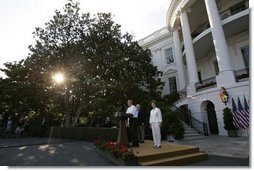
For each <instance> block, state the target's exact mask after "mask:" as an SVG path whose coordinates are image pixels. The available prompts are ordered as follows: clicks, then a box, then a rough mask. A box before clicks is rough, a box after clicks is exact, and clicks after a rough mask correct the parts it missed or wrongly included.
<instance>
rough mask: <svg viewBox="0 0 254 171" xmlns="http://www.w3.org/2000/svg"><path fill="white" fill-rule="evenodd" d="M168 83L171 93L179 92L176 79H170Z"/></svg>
mask: <svg viewBox="0 0 254 171" xmlns="http://www.w3.org/2000/svg"><path fill="white" fill-rule="evenodd" d="M168 81H169V93H175V92H177V87H176V77H170V78H168Z"/></svg>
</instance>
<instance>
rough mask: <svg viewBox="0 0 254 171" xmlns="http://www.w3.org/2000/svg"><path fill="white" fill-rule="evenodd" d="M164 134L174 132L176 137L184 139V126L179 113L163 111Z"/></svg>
mask: <svg viewBox="0 0 254 171" xmlns="http://www.w3.org/2000/svg"><path fill="white" fill-rule="evenodd" d="M162 134H163V135H164V136H166V135H169V134H173V135H175V139H182V138H183V135H184V127H183V124H182V122H181V120H180V119H179V118H178V116H177V114H176V113H175V112H172V111H169V110H168V111H167V112H164V113H163V122H162Z"/></svg>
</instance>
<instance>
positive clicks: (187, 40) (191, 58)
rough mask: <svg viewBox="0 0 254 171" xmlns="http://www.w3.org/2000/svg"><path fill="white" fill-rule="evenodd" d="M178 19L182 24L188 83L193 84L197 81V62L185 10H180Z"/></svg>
mask: <svg viewBox="0 0 254 171" xmlns="http://www.w3.org/2000/svg"><path fill="white" fill-rule="evenodd" d="M180 20H181V25H182V32H183V41H184V47H185V48H184V49H185V54H186V61H187V68H188V75H189V84H194V83H196V82H198V72H197V64H196V59H195V55H194V49H193V44H192V38H191V34H190V26H189V21H188V16H187V12H186V11H181V13H180Z"/></svg>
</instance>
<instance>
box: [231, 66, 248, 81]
mask: <svg viewBox="0 0 254 171" xmlns="http://www.w3.org/2000/svg"><path fill="white" fill-rule="evenodd" d="M234 74H235V79H236V82H242V81H247V80H249V68H245V69H241V70H237V71H234Z"/></svg>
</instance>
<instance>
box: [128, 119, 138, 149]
mask: <svg viewBox="0 0 254 171" xmlns="http://www.w3.org/2000/svg"><path fill="white" fill-rule="evenodd" d="M130 130H131V139H132V146H133V147H137V146H139V143H138V135H137V132H138V119H137V118H131V119H130Z"/></svg>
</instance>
